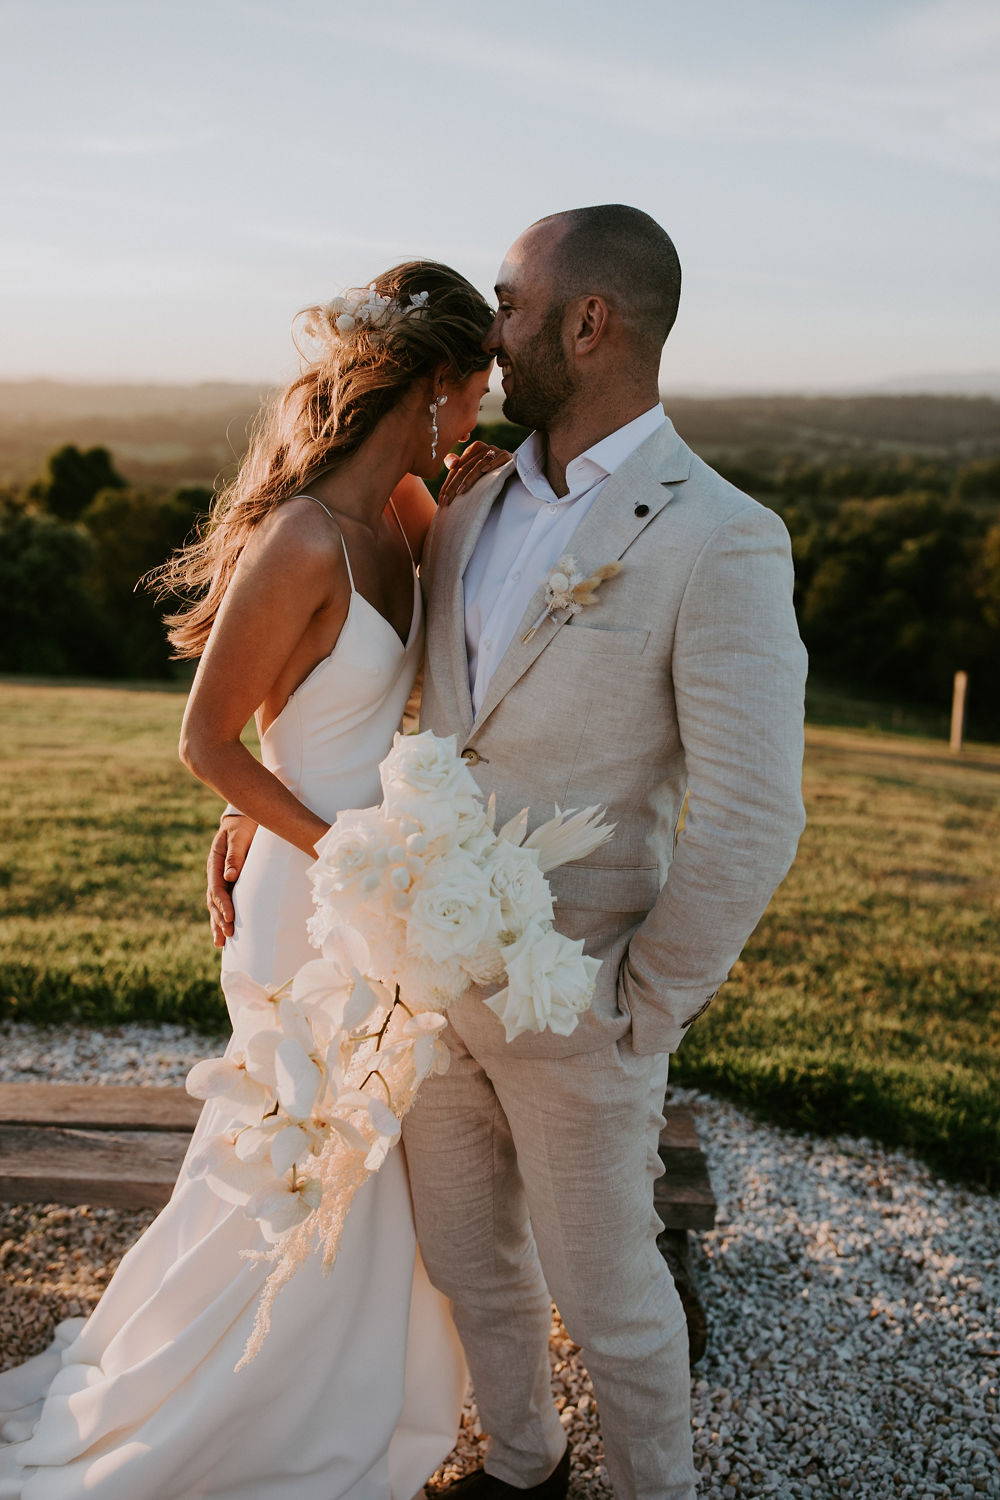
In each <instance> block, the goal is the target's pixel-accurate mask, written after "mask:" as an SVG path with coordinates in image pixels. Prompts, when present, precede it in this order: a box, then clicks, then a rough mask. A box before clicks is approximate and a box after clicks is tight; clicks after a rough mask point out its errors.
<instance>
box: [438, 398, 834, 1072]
mask: <svg viewBox="0 0 1000 1500" xmlns="http://www.w3.org/2000/svg"><path fill="white" fill-rule="evenodd" d="M511 468H512V466H507V467H505V468H503V469H500V470H497V471H496V472H495V473H494V474H491V475H489V476H487V477H486V478H485V479H483V480H482V481H480V483H479V484H478V485H476V486H475V487H474V488H473V489H472V490H470V492H469V493H468V495H466V496H463V497H462V498H461V499H460V500H458V501H457V502H456V503H455V504H454V505H453V506H451V507H450V508H449V509H447V510H444V511H441V512H439V514H438V515H437V517H436V518H435V521H434V524H433V527H432V529H431V533H430V536H429V538H428V544H427V548H426V549H425V554H424V566H423V569H422V573H423V579H424V587H425V592H426V598H427V661H426V666H425V674H424V689H423V704H422V712H421V724H422V727H424V728H429V729H432V730H433V731H434V733H435V734H439V735H449V734H454V735H455V736H457V740H458V747H459V749H460V750H461V751H463V752H464V754H465V757H466V760H467V761H468V763H469V765H470V769H471V770H472V773H473V775H474V776H475V777H476V780H477V781H478V783H479V785H480V786H481V787H482V789H483V791H484V792H485V793H487V794H489V793H491V792H492V793H495V794H496V798H497V804H498V820H499V821H501V822H502V821H503V820H505V819H507V818H508V817H511V816H513V814H514V813H516V812H518V811H519V810H520V809H521V808H522V807H523V806H526V805H527V806H528V807H529V809H530V822H529V827H535V826H537V825H538V824H539V823H540V822H543V821H544V820H545V819H546V818H549V817H551V816H552V813H553V806H554V804H558V806H559V807H561V808H564V809H565V808H581V807H586V806H590V805H591V804H594V803H599V804H602V805H606V806H607V809H608V818H609V820H610V821H612V822H614V823H615V824H616V825H617V826H616V829H615V833H614V837H613V838H612V840H611V841H610V842H609V843H607V844H605V845H604V846H603V847H602V848H600V849H598V850H597V851H596V852H595V853H594V854H593V855H592V856H591V857H590V858H588V859H586V860H584V861H582V862H580V863H577V864H572V865H567V866H564V867H562V868H560V869H557V870H555V871H553V872H552V874H551V876H550V877H549V878H550V881H551V885H552V889H553V892H554V894H555V897H556V902H557V904H556V925H557V927H558V928H559V929H560V930H561V931H563V932H566V933H567V934H568V935H569V936H571V937H577V938H580V937H582V938H584V939H586V949H587V952H588V953H592V954H594V955H595V956H596V957H598V958H600V959H602V960H603V966H602V969H601V972H600V974H599V976H598V983H597V993H596V995H595V999H594V1005H593V1009H592V1010H591V1011H590V1012H588V1013H587V1014H586V1015H585V1016H584V1017H583V1018H582V1019H581V1021H580V1024H579V1025H578V1027H577V1029H576V1031H575V1032H574V1033H573V1034H572V1036H569V1037H557V1036H553V1035H552V1034H550V1033H549V1032H543V1033H541V1034H540V1035H530V1036H524V1037H520V1038H518V1039H517V1040H516V1041H515V1042H512V1043H510V1044H508V1043H506V1042H505V1041H504V1033H503V1027H502V1026H501V1024H500V1022H499V1021H498V1020H497V1019H496V1017H495V1016H494V1015H493V1014H492V1012H490V1011H489V1010H487V1008H486V1007H485V1006H484V1005H482V1004H480V1003H479V998H480V996H477V995H470V996H468V997H466V998H465V999H464V1000H462V1001H461V1002H460V1003H459V1004H458V1005H457V1006H456V1007H454V1008H453V1009H452V1010H451V1012H450V1013H449V1014H450V1016H451V1019H452V1021H453V1023H454V1024H455V1026H456V1028H457V1029H458V1031H459V1032H460V1033H461V1035H462V1036H463V1037H464V1038H465V1039H466V1041H467V1042H468V1043H469V1045H470V1046H471V1047H473V1049H474V1050H478V1051H480V1052H489V1051H504V1052H510V1053H515V1054H521V1055H524V1056H558V1055H568V1054H570V1053H575V1052H586V1051H590V1050H596V1049H597V1048H599V1047H603V1046H606V1045H608V1044H609V1043H610V1042H611V1041H613V1040H615V1039H617V1038H618V1037H621V1036H623V1035H624V1034H625V1033H626V1032H627V1031H629V1029H630V1028H631V1041H632V1045H633V1047H634V1048H635V1050H636V1051H637V1052H640V1053H650V1052H673V1051H675V1050H676V1048H677V1047H678V1045H679V1044H680V1042H681V1041H682V1039H683V1037H684V1034H685V1030H686V1028H687V1026H688V1025H690V1023H691V1021H692V1020H693V1019H694V1018H695V1016H697V1015H698V1014H700V1012H701V1011H702V1010H704V1008H705V1007H706V1005H707V1004H708V1003H709V1001H710V1000H711V999H712V997H713V996H714V994H715V992H716V991H717V990H718V988H719V986H720V985H721V984H722V982H723V981H724V980H725V979H726V977H727V975H728V973H729V970H730V968H731V967H732V965H733V963H734V962H735V961H736V959H737V958H738V957H739V954H740V951H741V949H742V948H743V945H744V943H745V942H746V940H747V938H748V936H749V935H750V933H751V932H752V930H753V928H754V927H755V926H756V924H757V922H758V921H759V920H760V917H761V915H762V914H763V912H764V909H765V907H766V906H767V903H768V901H769V900H770V898H771V895H772V894H773V892H774V889H775V887H776V886H777V885H778V883H779V881H781V879H782V878H783V877H784V875H785V874H786V872H787V870H788V868H789V866H790V864H791V862H792V859H793V857H794V854H795V849H796V845H797V843H798V838H799V834H800V833H801V831H802V827H803V824H804V811H803V806H802V797H801V770H802V737H803V736H802V722H803V689H804V683H805V669H806V656H805V651H804V648H803V646H802V643H801V641H800V640H799V635H798V630H797V628H796V622H795V614H794V611H793V609H792V563H791V550H790V546H789V540H788V534H787V532H786V530H785V527H784V525H783V523H782V522H781V520H780V519H779V517H778V516H776V515H775V514H774V512H773V511H770V510H767V509H766V508H765V507H764V506H761V505H759V504H758V503H757V502H756V501H755V500H752V499H751V498H750V497H749V496H748V495H745V494H743V493H742V492H741V491H740V490H738V489H736V488H735V487H734V486H733V485H731V484H729V483H728V482H727V481H726V480H725V479H723V478H722V477H721V476H720V475H719V474H716V473H715V472H714V470H712V469H710V468H709V467H708V465H707V464H705V463H703V462H702V461H701V460H700V459H699V458H697V457H696V456H695V455H694V454H693V453H692V452H691V450H690V449H689V448H688V447H687V445H686V444H685V443H683V442H682V441H681V439H680V438H679V437H678V436H677V433H676V432H675V431H674V428H673V426H672V425H671V424H670V423H669V422H668V423H667V424H666V425H665V426H664V427H661V428H660V429H659V430H658V431H657V432H655V433H653V434H652V435H651V436H650V437H649V438H647V439H646V441H645V442H644V443H643V444H641V446H640V447H639V448H637V449H636V450H635V452H634V453H633V454H632V455H631V456H630V457H629V458H628V459H627V460H626V461H625V463H624V464H622V465H621V467H620V468H619V469H617V470H616V471H615V473H614V474H612V476H611V477H610V478H609V479H608V481H607V483H606V484H605V486H604V489H603V490H602V492H601V493H600V495H599V496H598V498H597V500H596V501H595V502H594V504H593V506H592V508H591V509H590V511H589V513H588V514H587V515H586V516H585V518H584V519H583V521H582V522H581V523H580V526H579V527H578V529H577V531H576V533H575V534H574V536H573V539H572V541H571V543H570V544H569V550H570V552H571V554H572V556H573V557H574V558H575V559H576V561H577V565H578V568H579V570H580V572H581V573H583V574H584V575H585V576H586V575H589V574H590V573H592V572H593V571H594V569H595V568H597V567H599V566H600V565H601V564H602V563H607V562H610V561H612V560H614V559H619V560H620V561H621V564H622V572H621V573H620V574H619V575H618V577H616V578H613V579H610V580H608V581H607V582H606V583H604V584H603V585H602V586H601V588H600V590H599V591H598V596H597V602H596V604H593V605H590V606H588V607H587V608H586V609H584V610H583V611H581V613H579V614H578V615H575V616H573V617H571V618H569V619H564V618H563V617H562V616H559V617H558V618H555V619H547V620H546V621H545V623H544V624H543V625H542V626H541V627H540V628H539V630H538V631H537V632H536V634H535V635H534V636H533V637H532V639H531V640H530V641H529V642H524V641H523V639H522V637H523V636H524V634H525V633H526V631H527V630H528V629H529V628H530V626H531V625H532V624H534V622H535V620H536V619H537V618H538V616H539V614H540V613H541V612H542V610H543V608H544V590H545V585H544V582H543V583H542V584H541V585H540V586H539V588H538V590H537V593H536V595H535V597H534V598H533V599H532V600H531V602H530V604H529V606H528V608H527V610H526V611H525V615H524V619H523V621H522V623H521V625H520V626H519V628H518V630H517V631H516V633H515V635H514V637H513V640H512V642H511V644H510V646H509V647H508V650H507V652H506V654H505V656H504V657H503V658H502V659H501V661H500V663H499V665H498V667H497V670H496V672H495V674H494V676H493V679H492V681H491V682H490V684H489V687H488V689H487V694H486V698H485V700H484V702H483V705H482V708H481V710H480V712H479V713H478V715H474V714H473V709H472V700H471V695H470V692H469V674H468V660H467V655H466V648H465V622H464V599H463V588H462V576H463V573H464V571H465V568H466V566H467V564H468V562H469V558H470V557H471V555H472V550H473V548H474V546H475V544H476V540H477V538H478V536H479V533H480V531H481V530H482V527H483V524H484V522H485V520H486V517H487V515H488V514H489V511H490V509H491V507H492V505H493V502H494V501H495V500H496V498H497V496H498V495H499V494H500V492H501V491H502V489H503V487H504V484H505V482H506V480H507V478H508V477H509V475H510V472H511ZM685 794H686V795H687V809H686V815H685V820H684V826H683V831H682V832H681V833H680V834H679V835H677V826H678V820H679V818H680V815H681V810H682V807H683V806H684V803H685ZM481 993H482V992H481Z"/></svg>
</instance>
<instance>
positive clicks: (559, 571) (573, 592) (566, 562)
mask: <svg viewBox="0 0 1000 1500" xmlns="http://www.w3.org/2000/svg"><path fill="white" fill-rule="evenodd" d="M621 570H622V565H621V563H620V562H609V563H604V564H603V565H602V566H601V567H600V568H598V569H597V570H596V571H595V572H593V573H591V575H590V577H589V578H584V576H583V574H582V573H580V572H578V571H577V566H576V559H575V558H573V557H569V556H566V557H561V558H560V559H559V561H558V562H557V563H556V565H555V567H554V568H553V569H552V572H551V573H550V574H549V576H548V578H547V579H546V580H545V608H544V609H543V610H542V612H541V614H540V615H539V616H538V619H537V620H536V621H535V623H534V625H532V627H531V629H530V630H529V631H528V633H527V635H524V636H522V637H521V640H522V643H523V644H525V645H526V644H527V643H528V641H530V640H531V637H532V636H533V635H534V634H535V631H536V630H538V629H539V628H540V626H542V625H544V623H545V621H546V620H547V619H549V617H550V616H553V615H556V614H558V613H559V611H560V610H564V609H565V610H568V611H569V613H570V614H571V615H578V614H579V613H580V611H581V609H584V608H585V607H586V606H587V605H588V604H596V603H597V590H598V589H599V588H600V586H601V584H602V583H604V582H605V581H606V580H607V579H608V578H614V577H616V576H617V574H619V573H620V572H621Z"/></svg>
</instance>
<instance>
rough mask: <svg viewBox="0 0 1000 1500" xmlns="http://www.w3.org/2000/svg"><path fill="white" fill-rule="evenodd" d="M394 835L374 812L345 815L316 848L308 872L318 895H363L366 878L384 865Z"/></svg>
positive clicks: (365, 810) (359, 811) (366, 810)
mask: <svg viewBox="0 0 1000 1500" xmlns="http://www.w3.org/2000/svg"><path fill="white" fill-rule="evenodd" d="M394 832H395V830H393V829H391V828H389V827H388V826H387V825H386V823H385V821H384V819H382V818H380V817H378V816H377V814H376V810H375V809H374V808H370V807H366V808H359V809H357V810H353V809H352V810H350V811H348V812H342V813H341V814H340V815H339V817H338V818H337V821H336V822H335V823H334V824H333V826H332V828H330V830H329V831H328V832H327V833H325V834H324V835H323V837H322V838H321V839H320V841H319V843H318V844H317V845H316V862H315V864H314V865H312V866H311V867H310V871H309V875H310V879H311V880H312V884H313V891H314V892H315V895H316V896H317V897H320V896H328V895H331V894H333V893H335V892H336V893H345V892H348V891H350V892H357V891H360V889H361V886H362V883H363V882H364V879H365V876H367V875H374V874H376V873H378V872H379V871H380V870H381V868H382V866H383V865H384V858H381V859H380V856H381V855H382V853H383V851H384V850H385V849H386V848H387V846H388V845H389V844H390V843H391V842H392V840H393V834H394Z"/></svg>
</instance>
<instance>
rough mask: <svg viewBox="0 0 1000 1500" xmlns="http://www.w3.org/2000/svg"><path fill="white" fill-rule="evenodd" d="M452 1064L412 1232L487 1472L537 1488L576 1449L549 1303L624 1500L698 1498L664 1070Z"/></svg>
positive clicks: (453, 1037)
mask: <svg viewBox="0 0 1000 1500" xmlns="http://www.w3.org/2000/svg"><path fill="white" fill-rule="evenodd" d="M444 1035H445V1037H446V1039H447V1040H448V1043H449V1046H450V1048H451V1050H452V1065H451V1068H450V1069H449V1071H448V1072H447V1073H446V1074H444V1075H443V1076H442V1077H434V1078H429V1079H428V1080H427V1081H426V1083H425V1084H424V1085H423V1086H422V1088H421V1090H420V1093H419V1094H418V1096H417V1101H416V1104H415V1105H414V1107H413V1109H412V1110H411V1111H410V1113H409V1115H408V1116H407V1117H406V1119H405V1122H404V1142H405V1147H406V1154H407V1160H408V1164H409V1170H410V1179H411V1182H412V1186H413V1200H414V1210H415V1213H416V1221H417V1235H418V1238H419V1241H420V1247H421V1251H422V1254H423V1258H424V1261H425V1263H426V1266H427V1270H428V1272H429V1274H430V1278H431V1280H432V1282H433V1283H434V1284H435V1286H437V1287H438V1288H439V1290H440V1291H442V1292H443V1293H444V1294H445V1296H447V1297H449V1298H450V1299H451V1301H452V1304H453V1307H454V1313H455V1320H456V1323H457V1325H458V1331H459V1334H460V1335H461V1338H462V1342H463V1344H464V1346H465V1351H466V1355H467V1357H468V1361H469V1367H470V1370H471V1372H472V1380H473V1385H474V1387H475V1392H476V1400H477V1404H478V1407H479V1412H480V1417H481V1420H482V1425H483V1427H484V1429H485V1430H486V1431H487V1432H488V1433H489V1434H490V1446H489V1455H488V1458H487V1461H486V1468H487V1470H488V1472H489V1473H490V1474H493V1475H495V1476H496V1477H497V1478H498V1479H503V1480H505V1481H506V1482H507V1483H509V1484H513V1485H516V1486H518V1487H520V1488H525V1489H526V1488H529V1487H530V1486H532V1485H535V1484H540V1483H541V1482H542V1480H544V1479H545V1478H547V1477H548V1475H549V1474H550V1473H551V1472H552V1470H553V1469H554V1468H555V1466H556V1464H557V1463H558V1461H559V1459H560V1458H561V1456H562V1453H563V1450H564V1448H565V1446H566V1439H565V1434H564V1432H563V1428H562V1426H561V1424H560V1422H559V1418H558V1415H557V1413H556V1409H555V1406H554V1403H553V1400H552V1391H551V1384H550V1370H549V1355H548V1339H549V1321H550V1295H549V1294H550V1293H551V1296H552V1298H554V1300H555V1302H556V1305H557V1306H558V1308H559V1311H560V1313H561V1314H562V1317H563V1320H564V1322H565V1324H566V1328H567V1331H568V1332H569V1334H570V1337H571V1338H572V1339H573V1340H574V1341H575V1342H576V1343H578V1344H579V1345H580V1346H581V1349H582V1351H583V1358H584V1361H585V1363H586V1366H587V1369H588V1371H589V1373H590V1377H591V1379H592V1381H593V1383H594V1389H595V1392H596V1394H597V1402H598V1410H599V1412H600V1418H601V1431H602V1436H603V1439H604V1450H605V1462H606V1464H607V1469H608V1473H609V1476H610V1478H611V1482H612V1484H613V1485H614V1490H615V1495H616V1496H618V1497H620V1500H689V1497H691V1496H693V1495H694V1494H695V1473H694V1465H693V1459H692V1442H691V1424H690V1376H689V1370H688V1336H687V1327H686V1323H685V1319H684V1311H683V1308H682V1307H681V1302H680V1298H679V1296H678V1294H677V1290H676V1288H675V1286H674V1283H673V1278H672V1277H671V1275H670V1272H669V1270H668V1269H667V1266H666V1264H665V1263H664V1260H663V1258H662V1256H661V1255H660V1253H659V1251H658V1250H657V1248H656V1235H657V1234H658V1233H659V1231H660V1228H661V1225H660V1222H659V1220H658V1219H657V1217H656V1215H655V1213H654V1211H653V1192H652V1189H653V1182H654V1180H655V1178H656V1177H657V1176H658V1175H659V1173H660V1171H662V1166H661V1164H660V1158H659V1154H658V1150H657V1143H658V1137H659V1132H660V1128H661V1126H662V1123H663V1117H662V1113H661V1110H662V1104H663V1097H664V1092H665V1088H666V1080H667V1064H668V1058H667V1056H666V1055H665V1054H664V1055H661V1056H656V1057H639V1056H637V1055H636V1054H635V1053H634V1052H633V1051H632V1048H631V1045H630V1043H629V1041H628V1039H627V1038H625V1039H623V1040H622V1041H621V1042H618V1043H615V1044H612V1045H611V1046H609V1047H605V1048H602V1049H601V1050H600V1051H598V1052H587V1053H581V1054H578V1055H574V1056H571V1057H562V1058H537V1059H535V1058H527V1059H526V1058H514V1057H505V1056H503V1055H500V1056H497V1055H494V1054H491V1055H489V1056H483V1057H482V1058H479V1059H477V1058H476V1057H474V1056H473V1054H472V1052H471V1051H470V1050H469V1048H468V1047H467V1046H466V1045H465V1043H464V1042H463V1041H462V1039H461V1037H460V1036H459V1035H458V1033H457V1032H456V1030H455V1029H454V1027H453V1026H449V1027H448V1029H447V1031H446V1032H445V1033H444Z"/></svg>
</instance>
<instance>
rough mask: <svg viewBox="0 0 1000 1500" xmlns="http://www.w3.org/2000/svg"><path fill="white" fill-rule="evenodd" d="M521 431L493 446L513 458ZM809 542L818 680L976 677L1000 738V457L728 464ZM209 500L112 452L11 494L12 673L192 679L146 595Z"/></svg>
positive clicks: (940, 693)
mask: <svg viewBox="0 0 1000 1500" xmlns="http://www.w3.org/2000/svg"><path fill="white" fill-rule="evenodd" d="M523 435H524V434H523V430H522V429H519V428H516V427H513V426H511V425H510V424H509V423H497V424H493V425H491V426H485V427H480V428H478V429H477V430H476V436H479V437H483V438H485V439H486V440H487V441H489V442H491V443H493V444H495V445H497V446H502V447H507V448H511V447H513V446H515V445H516V444H517V443H518V442H519V441H520V439H521V438H522V437H523ZM717 463H718V466H719V467H720V468H721V470H722V472H723V473H725V475H726V477H727V478H729V479H730V480H731V481H732V482H733V483H734V484H737V485H739V487H740V488H741V489H744V490H746V491H747V492H748V493H750V494H752V495H754V496H755V497H756V498H757V499H759V500H761V501H762V502H763V503H764V504H767V505H769V506H771V507H772V508H773V509H774V510H776V511H778V513H779V514H780V515H781V516H782V517H783V519H784V521H785V523H786V525H787V526H788V529H789V532H790V533H791V537H792V547H793V553H794V557H795V564H796V575H797V582H796V606H797V609H798V614H799V621H800V625H801V629H802V634H803V638H804V640H805V642H806V645H807V647H808V648H809V653H810V658H811V663H812V669H813V671H814V672H816V673H818V674H819V675H820V676H821V677H822V678H823V679H824V680H825V681H829V682H831V683H834V684H837V685H839V686H841V687H843V688H844V689H847V690H849V691H851V692H854V693H860V694H867V695H869V696H877V697H880V698H883V699H887V700H890V701H893V702H901V703H903V702H908V703H914V704H934V705H938V706H944V705H946V704H947V701H948V696H949V693H950V687H951V681H952V676H953V674H954V672H955V671H956V670H957V669H959V668H963V669H965V670H966V671H968V672H969V674H970V678H971V684H970V698H969V724H970V729H971V730H972V732H973V733H978V734H980V735H993V736H995V735H996V734H998V733H1000V671H998V666H1000V458H996V457H992V458H991V457H979V458H976V459H972V460H969V461H966V462H964V463H958V462H955V461H949V460H947V459H943V458H928V457H926V456H922V455H915V454H908V453H898V454H890V455H886V454H884V453H879V452H872V453H869V454H868V455H867V456H860V455H859V456H858V457H857V458H852V459H851V460H850V461H845V460H844V459H843V456H842V455H840V456H837V457H835V458H834V457H831V459H830V460H829V461H827V462H819V463H816V462H813V463H806V462H804V461H803V460H802V458H801V457H800V456H796V455H794V454H792V455H785V454H782V453H781V452H780V451H775V450H753V449H748V450H745V451H742V452H740V453H739V454H736V455H734V456H733V458H732V459H731V461H730V460H726V459H722V460H721V461H720V460H718V459H717ZM210 501H211V492H210V491H209V490H208V489H206V488H202V487H182V488H178V489H174V490H170V491H163V490H140V489H136V488H133V487H132V486H130V485H129V484H128V483H127V481H126V480H125V478H124V477H123V476H122V475H121V474H120V473H119V472H118V471H117V469H116V468H115V466H114V463H113V461H112V458H111V455H110V454H109V452H108V451H107V449H106V448H102V447H95V448H90V449H86V450H81V449H79V448H77V447H75V446H72V445H68V446H64V447H62V448H60V449H58V450H57V451H56V452H54V453H53V454H52V455H51V457H50V458H49V460H48V463H47V465H46V468H45V472H44V473H43V474H42V475H41V476H40V477H39V479H37V480H36V481H35V482H34V483H33V484H32V485H30V486H29V487H28V488H27V489H25V490H23V491H15V490H8V491H7V492H6V493H5V494H0V671H4V672H22V673H34V674H39V675H86V676H108V677H146V678H156V677H165V676H169V675H171V674H172V673H173V672H174V671H176V670H177V669H176V665H175V664H172V663H171V661H170V657H169V650H168V647H167V645H166V641H165V639H164V633H163V627H162V623H161V616H162V614H163V613H164V607H163V605H162V604H157V602H156V601H155V600H154V598H153V597H152V596H151V595H150V594H149V592H148V591H146V590H144V589H139V590H138V591H137V590H136V584H137V582H138V580H139V579H140V578H141V577H142V576H143V574H145V573H146V572H148V571H149V569H151V568H154V567H156V566H157V565H158V564H159V563H161V562H162V561H163V560H164V558H165V557H166V556H167V554H168V553H169V552H170V551H171V550H172V549H173V548H174V547H176V546H179V545H180V544H181V542H183V541H184V539H185V537H187V536H188V535H189V534H190V533H191V531H192V529H193V527H194V526H195V524H196V522H197V520H198V518H199V516H201V515H203V514H204V512H205V511H207V509H208V506H209V503H210Z"/></svg>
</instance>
